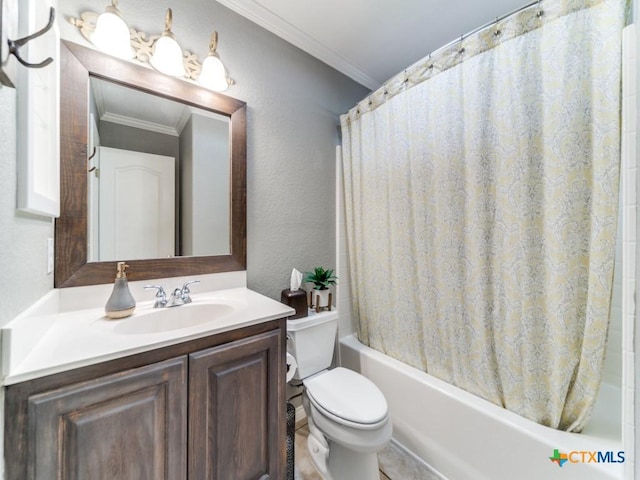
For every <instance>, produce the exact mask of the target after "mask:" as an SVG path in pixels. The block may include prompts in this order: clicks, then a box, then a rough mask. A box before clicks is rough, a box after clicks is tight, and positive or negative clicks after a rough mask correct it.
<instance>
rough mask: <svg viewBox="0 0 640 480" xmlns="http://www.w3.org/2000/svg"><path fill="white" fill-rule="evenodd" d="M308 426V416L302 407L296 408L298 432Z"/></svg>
mask: <svg viewBox="0 0 640 480" xmlns="http://www.w3.org/2000/svg"><path fill="white" fill-rule="evenodd" d="M306 424H307V414H306V413H304V408H303V407H302V405H298V406H297V407H296V430H297V429H298V428H300V427H303V426H304V425H306Z"/></svg>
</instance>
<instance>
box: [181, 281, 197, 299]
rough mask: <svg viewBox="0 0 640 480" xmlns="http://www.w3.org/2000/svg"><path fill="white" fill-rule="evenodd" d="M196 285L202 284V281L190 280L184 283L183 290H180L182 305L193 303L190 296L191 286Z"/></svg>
mask: <svg viewBox="0 0 640 480" xmlns="http://www.w3.org/2000/svg"><path fill="white" fill-rule="evenodd" d="M194 283H200V280H189V281H188V282H184V285H182V288H181V289H180V297H181V298H182V303H191V297H190V296H189V294H190V293H191V290H189V285H193V284H194Z"/></svg>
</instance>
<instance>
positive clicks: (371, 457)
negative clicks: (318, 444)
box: [329, 440, 380, 480]
mask: <svg viewBox="0 0 640 480" xmlns="http://www.w3.org/2000/svg"><path fill="white" fill-rule="evenodd" d="M329 473H330V474H331V476H332V477H333V478H334V480H338V479H342V478H344V479H347V478H348V479H349V480H379V478H380V472H379V470H378V455H377V454H376V453H360V452H355V451H353V450H350V449H348V448H345V447H343V446H342V445H339V444H337V443H335V442H332V441H331V440H329Z"/></svg>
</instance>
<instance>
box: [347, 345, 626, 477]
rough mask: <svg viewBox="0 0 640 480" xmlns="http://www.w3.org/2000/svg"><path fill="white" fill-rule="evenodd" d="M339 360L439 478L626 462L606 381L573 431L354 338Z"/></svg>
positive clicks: (603, 473) (577, 471)
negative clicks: (366, 385)
mask: <svg viewBox="0 0 640 480" xmlns="http://www.w3.org/2000/svg"><path fill="white" fill-rule="evenodd" d="M340 362H341V364H342V365H343V366H345V367H347V368H351V369H353V370H356V371H358V372H360V373H362V374H363V375H364V376H366V377H368V378H369V379H371V380H372V381H373V382H374V383H375V384H376V385H377V386H378V387H379V388H380V389H381V390H382V392H383V393H384V395H385V397H386V399H387V402H388V403H389V411H390V413H391V419H392V421H393V441H394V442H396V443H397V444H398V445H399V446H400V447H401V448H403V449H404V450H406V451H407V452H408V453H409V454H411V455H413V456H414V457H416V458H417V459H418V460H420V461H422V462H423V463H425V464H426V465H427V466H428V467H429V468H431V469H432V470H434V471H435V472H436V473H438V474H440V475H441V476H442V477H443V478H446V479H448V480H514V479H518V480H541V479H544V480H554V479H558V480H585V479H589V480H599V479H603V480H605V479H606V480H609V479H622V478H623V472H624V462H623V461H622V462H621V461H620V460H621V457H619V456H618V454H619V452H622V442H621V440H620V423H621V422H620V393H619V389H616V388H615V387H611V386H608V385H604V384H603V388H602V394H601V397H602V399H600V398H599V400H598V402H597V404H596V407H595V408H594V413H593V415H592V419H591V420H590V423H589V425H588V427H587V428H586V429H585V432H584V433H582V434H575V433H566V432H560V431H558V430H554V429H551V428H548V427H544V426H542V425H538V424H537V423H534V422H532V421H530V420H527V419H525V418H523V417H521V416H519V415H517V414H515V413H512V412H509V411H507V410H505V409H503V408H501V407H499V406H497V405H494V404H492V403H490V402H487V401H486V400H483V399H481V398H480V397H477V396H475V395H472V394H470V393H468V392H465V391H464V390H461V389H459V388H457V387H454V386H452V385H450V384H448V383H446V382H443V381H441V380H439V379H437V378H435V377H433V376H431V375H428V374H426V373H424V372H422V371H420V370H418V369H416V368H413V367H410V366H408V365H406V364H404V363H402V362H399V361H397V360H395V359H393V358H391V357H388V356H386V355H384V354H383V353H380V352H378V351H375V350H373V349H371V348H369V347H366V346H365V345H362V344H361V343H360V342H359V341H358V340H357V338H356V337H355V336H353V335H350V336H347V337H344V338H342V339H341V340H340ZM607 397H609V398H607ZM601 400H604V401H601ZM607 404H608V405H607ZM555 449H557V450H558V451H559V453H561V454H562V453H565V454H567V455H569V458H570V459H571V460H572V461H571V462H569V461H567V462H564V465H563V466H562V467H559V466H558V464H557V463H555V462H552V461H551V460H550V458H549V457H551V456H553V455H554V450H555ZM571 452H574V453H571ZM580 452H601V453H600V456H601V462H600V463H594V462H593V460H592V461H591V462H589V460H590V459H591V458H592V457H591V456H590V455H589V453H585V454H584V458H585V460H586V462H585V463H582V462H581V458H582V455H583V454H582V453H580ZM609 452H611V453H609ZM621 455H623V456H624V455H625V454H624V452H622V453H621ZM595 458H597V454H596V457H595ZM611 460H615V461H616V462H615V463H614V462H612V461H611Z"/></svg>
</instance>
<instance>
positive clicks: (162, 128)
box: [100, 112, 178, 137]
mask: <svg viewBox="0 0 640 480" xmlns="http://www.w3.org/2000/svg"><path fill="white" fill-rule="evenodd" d="M100 120H102V121H104V122H111V123H117V124H120V125H124V126H127V127H133V128H140V129H142V130H148V131H151V132H157V133H162V134H164V135H171V136H173V137H177V136H178V131H177V130H176V129H175V128H174V127H168V126H166V125H160V124H159V123H154V122H147V121H145V120H139V119H137V118H132V117H128V116H126V115H119V114H117V113H108V112H107V113H105V114H103V115H101V116H100Z"/></svg>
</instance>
